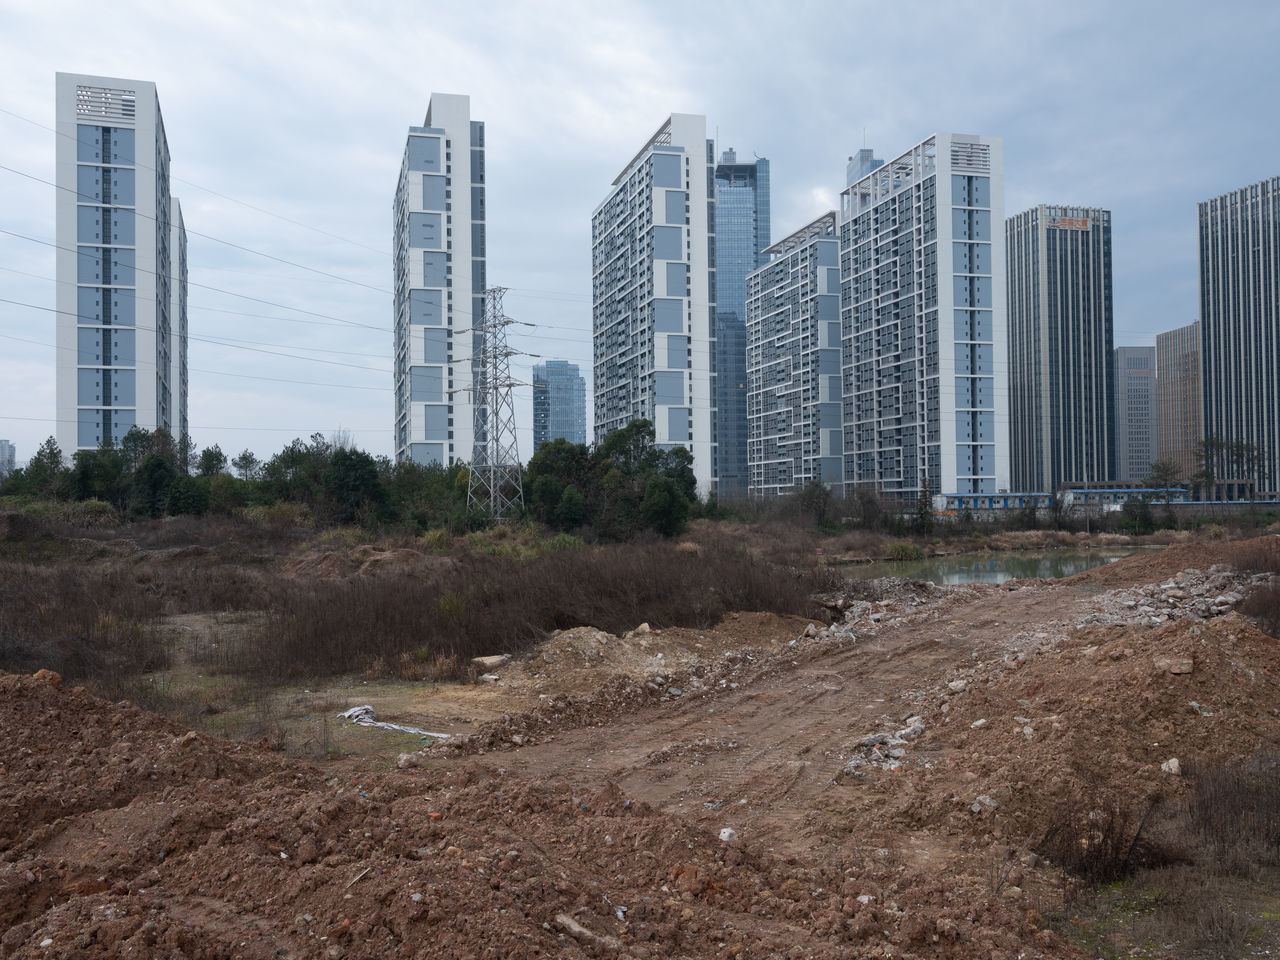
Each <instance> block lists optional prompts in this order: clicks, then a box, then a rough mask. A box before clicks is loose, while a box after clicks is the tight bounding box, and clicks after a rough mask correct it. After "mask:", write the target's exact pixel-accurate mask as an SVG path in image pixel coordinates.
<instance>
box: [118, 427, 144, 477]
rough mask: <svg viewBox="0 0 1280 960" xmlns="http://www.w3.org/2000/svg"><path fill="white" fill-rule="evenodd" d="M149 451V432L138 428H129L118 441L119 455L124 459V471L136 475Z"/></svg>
mask: <svg viewBox="0 0 1280 960" xmlns="http://www.w3.org/2000/svg"><path fill="white" fill-rule="evenodd" d="M150 450H151V431H150V430H147V429H144V428H143V427H139V426H132V427H130V428H129V432H128V433H126V434H125V435H124V436H123V437H122V438H121V439H120V455H121V456H122V457H123V458H124V468H125V470H127V471H128V472H129V473H136V472H137V470H138V468H139V467H140V466H142V460H143V458H144V457H146V455H147V453H148V452H149V451H150Z"/></svg>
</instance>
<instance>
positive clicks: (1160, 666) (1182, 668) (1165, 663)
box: [1155, 657, 1195, 674]
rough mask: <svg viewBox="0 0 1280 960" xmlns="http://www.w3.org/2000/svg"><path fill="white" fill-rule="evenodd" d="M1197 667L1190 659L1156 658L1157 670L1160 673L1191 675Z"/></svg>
mask: <svg viewBox="0 0 1280 960" xmlns="http://www.w3.org/2000/svg"><path fill="white" fill-rule="evenodd" d="M1194 667H1195V663H1194V661H1192V660H1191V658H1190V657H1156V660H1155V668H1156V671H1157V672H1159V673H1173V674H1182V673H1190V672H1191V671H1192V669H1193V668H1194Z"/></svg>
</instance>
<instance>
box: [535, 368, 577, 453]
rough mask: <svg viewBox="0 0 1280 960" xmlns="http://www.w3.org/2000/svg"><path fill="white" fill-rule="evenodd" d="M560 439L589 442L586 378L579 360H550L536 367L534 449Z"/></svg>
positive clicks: (572, 441) (536, 449) (571, 441)
mask: <svg viewBox="0 0 1280 960" xmlns="http://www.w3.org/2000/svg"><path fill="white" fill-rule="evenodd" d="M559 438H563V439H565V440H568V441H569V442H570V443H582V444H585V443H586V442H587V381H586V380H584V379H583V378H582V376H581V375H580V374H579V373H578V365H577V364H576V363H569V362H568V361H567V360H548V361H547V362H546V363H536V364H534V366H533V452H534V453H537V452H538V448H539V447H540V446H542V445H543V444H544V443H547V442H549V441H551V440H556V439H559Z"/></svg>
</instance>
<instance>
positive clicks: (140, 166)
mask: <svg viewBox="0 0 1280 960" xmlns="http://www.w3.org/2000/svg"><path fill="white" fill-rule="evenodd" d="M0 113H4V114H7V115H8V116H11V117H14V118H15V119H17V120H21V121H23V122H24V123H29V124H31V125H32V126H36V127H39V128H40V129H41V130H48V131H49V132H50V133H53V134H55V135H57V136H59V137H65V138H66V139H68V140H75V141H76V142H77V143H79V140H78V139H77V138H76V137H73V136H71V134H69V133H63V132H62V131H61V130H58V129H57V128H56V127H50V126H48V125H46V124H43V123H41V122H40V121H39V120H32V119H31V118H30V117H24V116H23V115H22V114H20V113H14V112H13V111H12V110H6V109H4V108H3V107H0ZM134 166H135V167H137V168H138V169H140V170H150V171H151V172H152V173H155V167H151V166H147V165H146V164H145V163H138V162H136V161H135V163H134ZM169 179H170V180H172V181H174V182H175V183H185V184H186V185H187V186H189V187H195V188H196V189H197V190H203V191H204V192H205V193H208V194H211V195H212V196H215V197H218V198H219V199H221V200H227V201H229V202H231V203H234V204H238V205H239V206H242V207H245V208H247V209H249V210H253V211H254V212H255V213H261V214H263V215H264V216H268V217H272V218H274V219H276V220H280V221H282V222H284V223H290V224H293V226H295V227H302V229H304V230H310V231H312V232H313V233H318V234H321V235H322V236H326V237H330V238H332V239H334V240H341V241H342V242H343V243H349V244H351V245H352V246H355V247H360V248H361V249H363V250H368V251H370V252H372V253H379V254H382V255H383V256H390V254H388V253H387V252H386V251H385V250H379V249H377V248H376V247H371V246H368V245H367V244H364V243H360V242H359V241H358V240H352V239H351V238H350V237H344V236H342V235H341V234H337V233H331V232H330V231H328V230H322V229H321V228H320V227H313V226H311V224H308V223H303V222H302V221H300V220H294V219H292V218H290V217H286V216H284V214H280V213H275V212H273V211H271V210H268V209H266V208H265V207H259V206H255V205H254V204H252V203H249V202H248V201H245V200H238V199H236V198H235V197H232V196H228V195H227V194H225V193H219V192H218V191H217V190H214V189H213V188H211V187H206V186H203V185H202V184H199V183H196V182H194V181H192V180H184V179H183V178H182V177H174V176H170V178H169Z"/></svg>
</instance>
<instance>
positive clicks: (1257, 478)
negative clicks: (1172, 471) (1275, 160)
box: [1199, 177, 1280, 497]
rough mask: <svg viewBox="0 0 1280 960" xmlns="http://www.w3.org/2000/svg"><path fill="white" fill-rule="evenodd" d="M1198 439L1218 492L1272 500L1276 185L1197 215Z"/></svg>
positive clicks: (1278, 469)
mask: <svg viewBox="0 0 1280 960" xmlns="http://www.w3.org/2000/svg"><path fill="white" fill-rule="evenodd" d="M1199 215H1200V369H1201V371H1202V375H1201V388H1202V390H1203V392H1204V439H1205V440H1206V441H1209V442H1210V443H1211V444H1212V446H1213V456H1212V458H1211V459H1212V461H1213V462H1211V463H1210V467H1211V468H1212V471H1213V474H1214V479H1215V485H1216V486H1217V487H1218V488H1219V489H1218V492H1219V493H1221V494H1223V495H1224V496H1227V497H1238V496H1245V495H1247V494H1248V484H1249V482H1250V481H1252V482H1253V484H1254V492H1255V493H1258V494H1265V495H1268V496H1270V495H1275V494H1278V493H1280V177H1270V178H1268V179H1266V180H1263V181H1261V182H1259V183H1254V184H1250V185H1249V186H1247V187H1241V188H1240V189H1239V190H1232V191H1231V192H1230V193H1227V194H1224V195H1222V196H1220V197H1215V198H1214V199H1212V200H1206V201H1204V202H1203V203H1201V204H1200V206H1199Z"/></svg>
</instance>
